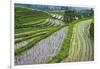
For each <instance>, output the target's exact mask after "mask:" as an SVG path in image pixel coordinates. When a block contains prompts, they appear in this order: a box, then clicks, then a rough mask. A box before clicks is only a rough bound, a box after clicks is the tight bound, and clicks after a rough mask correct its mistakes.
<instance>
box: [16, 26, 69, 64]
mask: <svg viewBox="0 0 100 69" xmlns="http://www.w3.org/2000/svg"><path fill="white" fill-rule="evenodd" d="M66 34H67V28H66V27H64V28H62V29H61V30H59V31H57V32H55V33H53V34H52V35H51V36H49V37H47V38H46V39H43V40H41V41H40V42H38V43H37V44H36V45H35V46H34V47H33V48H31V49H29V50H27V51H25V52H23V53H22V54H21V55H19V56H16V57H15V65H25V64H40V63H47V62H48V61H49V60H50V59H52V57H54V56H55V55H56V54H57V53H58V52H59V51H60V48H61V45H62V42H63V40H64V37H65V35H66Z"/></svg>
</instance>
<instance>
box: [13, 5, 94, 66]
mask: <svg viewBox="0 0 100 69" xmlns="http://www.w3.org/2000/svg"><path fill="white" fill-rule="evenodd" d="M55 12H56V11H55ZM57 12H58V11H57ZM61 13H62V12H61ZM61 13H56V14H55V13H54V12H53V13H51V11H41V10H35V9H31V8H25V7H21V6H15V35H14V36H15V48H14V49H15V53H14V54H15V65H27V64H41V63H57V62H70V61H87V60H93V40H92V39H91V35H90V26H91V25H90V24H91V23H92V19H88V20H84V21H81V20H79V21H77V20H76V21H75V22H74V23H72V24H69V25H68V24H66V23H65V22H64V21H63V18H64V17H63V14H61Z"/></svg>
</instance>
